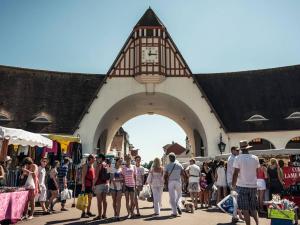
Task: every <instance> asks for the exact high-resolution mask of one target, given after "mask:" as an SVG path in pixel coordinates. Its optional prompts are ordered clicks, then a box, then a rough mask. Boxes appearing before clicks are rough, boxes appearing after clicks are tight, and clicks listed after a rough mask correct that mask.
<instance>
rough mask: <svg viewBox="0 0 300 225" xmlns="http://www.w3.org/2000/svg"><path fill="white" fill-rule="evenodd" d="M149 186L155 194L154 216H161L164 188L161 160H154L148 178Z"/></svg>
mask: <svg viewBox="0 0 300 225" xmlns="http://www.w3.org/2000/svg"><path fill="white" fill-rule="evenodd" d="M147 184H149V185H150V187H151V190H152V194H153V204H154V214H155V215H159V214H160V206H161V196H162V193H163V187H164V169H163V167H162V165H161V161H160V159H159V158H155V159H154V160H153V164H152V168H151V170H150V171H149V175H148V178H147Z"/></svg>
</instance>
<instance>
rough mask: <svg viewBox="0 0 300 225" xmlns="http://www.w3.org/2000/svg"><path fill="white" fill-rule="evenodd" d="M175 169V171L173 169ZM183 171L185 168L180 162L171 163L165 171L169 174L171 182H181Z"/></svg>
mask: <svg viewBox="0 0 300 225" xmlns="http://www.w3.org/2000/svg"><path fill="white" fill-rule="evenodd" d="M174 165H175V166H174ZM173 167H174V169H173ZM172 169H173V171H172ZM182 170H183V167H182V165H181V164H180V163H179V162H171V163H169V164H168V165H166V168H165V171H166V172H168V174H169V181H179V182H181V172H182ZM171 172H172V173H171Z"/></svg>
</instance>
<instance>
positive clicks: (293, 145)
mask: <svg viewBox="0 0 300 225" xmlns="http://www.w3.org/2000/svg"><path fill="white" fill-rule="evenodd" d="M285 148H286V149H300V136H298V137H294V138H292V139H291V140H289V142H288V143H287V144H286V146H285Z"/></svg>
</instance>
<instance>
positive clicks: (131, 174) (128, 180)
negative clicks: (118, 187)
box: [122, 165, 136, 187]
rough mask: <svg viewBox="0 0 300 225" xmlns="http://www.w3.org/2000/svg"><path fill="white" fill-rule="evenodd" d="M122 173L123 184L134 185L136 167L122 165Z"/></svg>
mask: <svg viewBox="0 0 300 225" xmlns="http://www.w3.org/2000/svg"><path fill="white" fill-rule="evenodd" d="M122 174H123V176H124V179H125V186H127V187H134V186H135V179H134V178H135V176H136V167H135V166H133V165H130V167H127V166H124V167H123V169H122Z"/></svg>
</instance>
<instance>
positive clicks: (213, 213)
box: [18, 193, 270, 225]
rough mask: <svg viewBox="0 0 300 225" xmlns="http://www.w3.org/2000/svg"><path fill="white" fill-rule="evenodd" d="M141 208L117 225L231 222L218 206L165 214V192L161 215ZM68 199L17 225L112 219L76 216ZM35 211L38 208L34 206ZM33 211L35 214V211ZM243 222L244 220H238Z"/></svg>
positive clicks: (265, 223) (263, 224)
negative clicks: (48, 212)
mask: <svg viewBox="0 0 300 225" xmlns="http://www.w3.org/2000/svg"><path fill="white" fill-rule="evenodd" d="M139 202H140V207H141V214H142V216H141V217H140V218H138V219H125V217H122V218H121V221H120V222H118V223H119V224H120V225H131V224H132V223H138V224H139V225H140V224H148V225H151V224H157V223H159V224H160V225H171V224H172V225H174V223H176V224H179V225H194V224H195V225H199V224H203V225H230V224H232V223H231V222H230V221H231V217H230V216H229V215H227V214H225V213H222V212H220V211H219V210H218V209H209V210H204V209H200V210H197V211H195V213H194V214H190V213H185V212H183V214H182V216H180V217H176V218H171V217H170V216H169V215H170V214H171V211H170V208H169V203H168V194H167V193H164V195H163V203H162V204H163V209H162V212H161V215H160V216H159V217H155V216H153V208H152V203H150V202H144V201H139ZM71 204H72V201H70V200H69V202H68V209H69V211H68V212H58V211H57V212H55V213H54V214H52V215H48V216H39V215H36V216H35V218H34V219H33V220H30V221H21V222H19V223H18V225H43V224H45V225H56V224H66V225H80V224H86V225H96V224H103V223H105V224H110V223H115V221H113V220H112V219H107V220H103V221H93V220H92V219H80V214H81V212H80V211H79V210H78V209H76V208H71ZM55 209H56V210H59V205H57V206H56V208H55ZM92 209H93V210H92V212H93V213H96V198H94V199H93V205H92ZM37 210H38V212H39V210H40V208H37ZM38 212H37V213H38ZM126 214H127V213H126V209H125V198H124V197H123V198H122V209H121V216H125V215H126ZM107 216H108V218H110V217H112V216H113V210H112V201H111V197H110V196H108V213H107ZM238 224H245V223H238ZM252 224H254V221H253V223H252ZM269 224H270V220H268V219H265V218H262V219H260V225H269Z"/></svg>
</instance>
